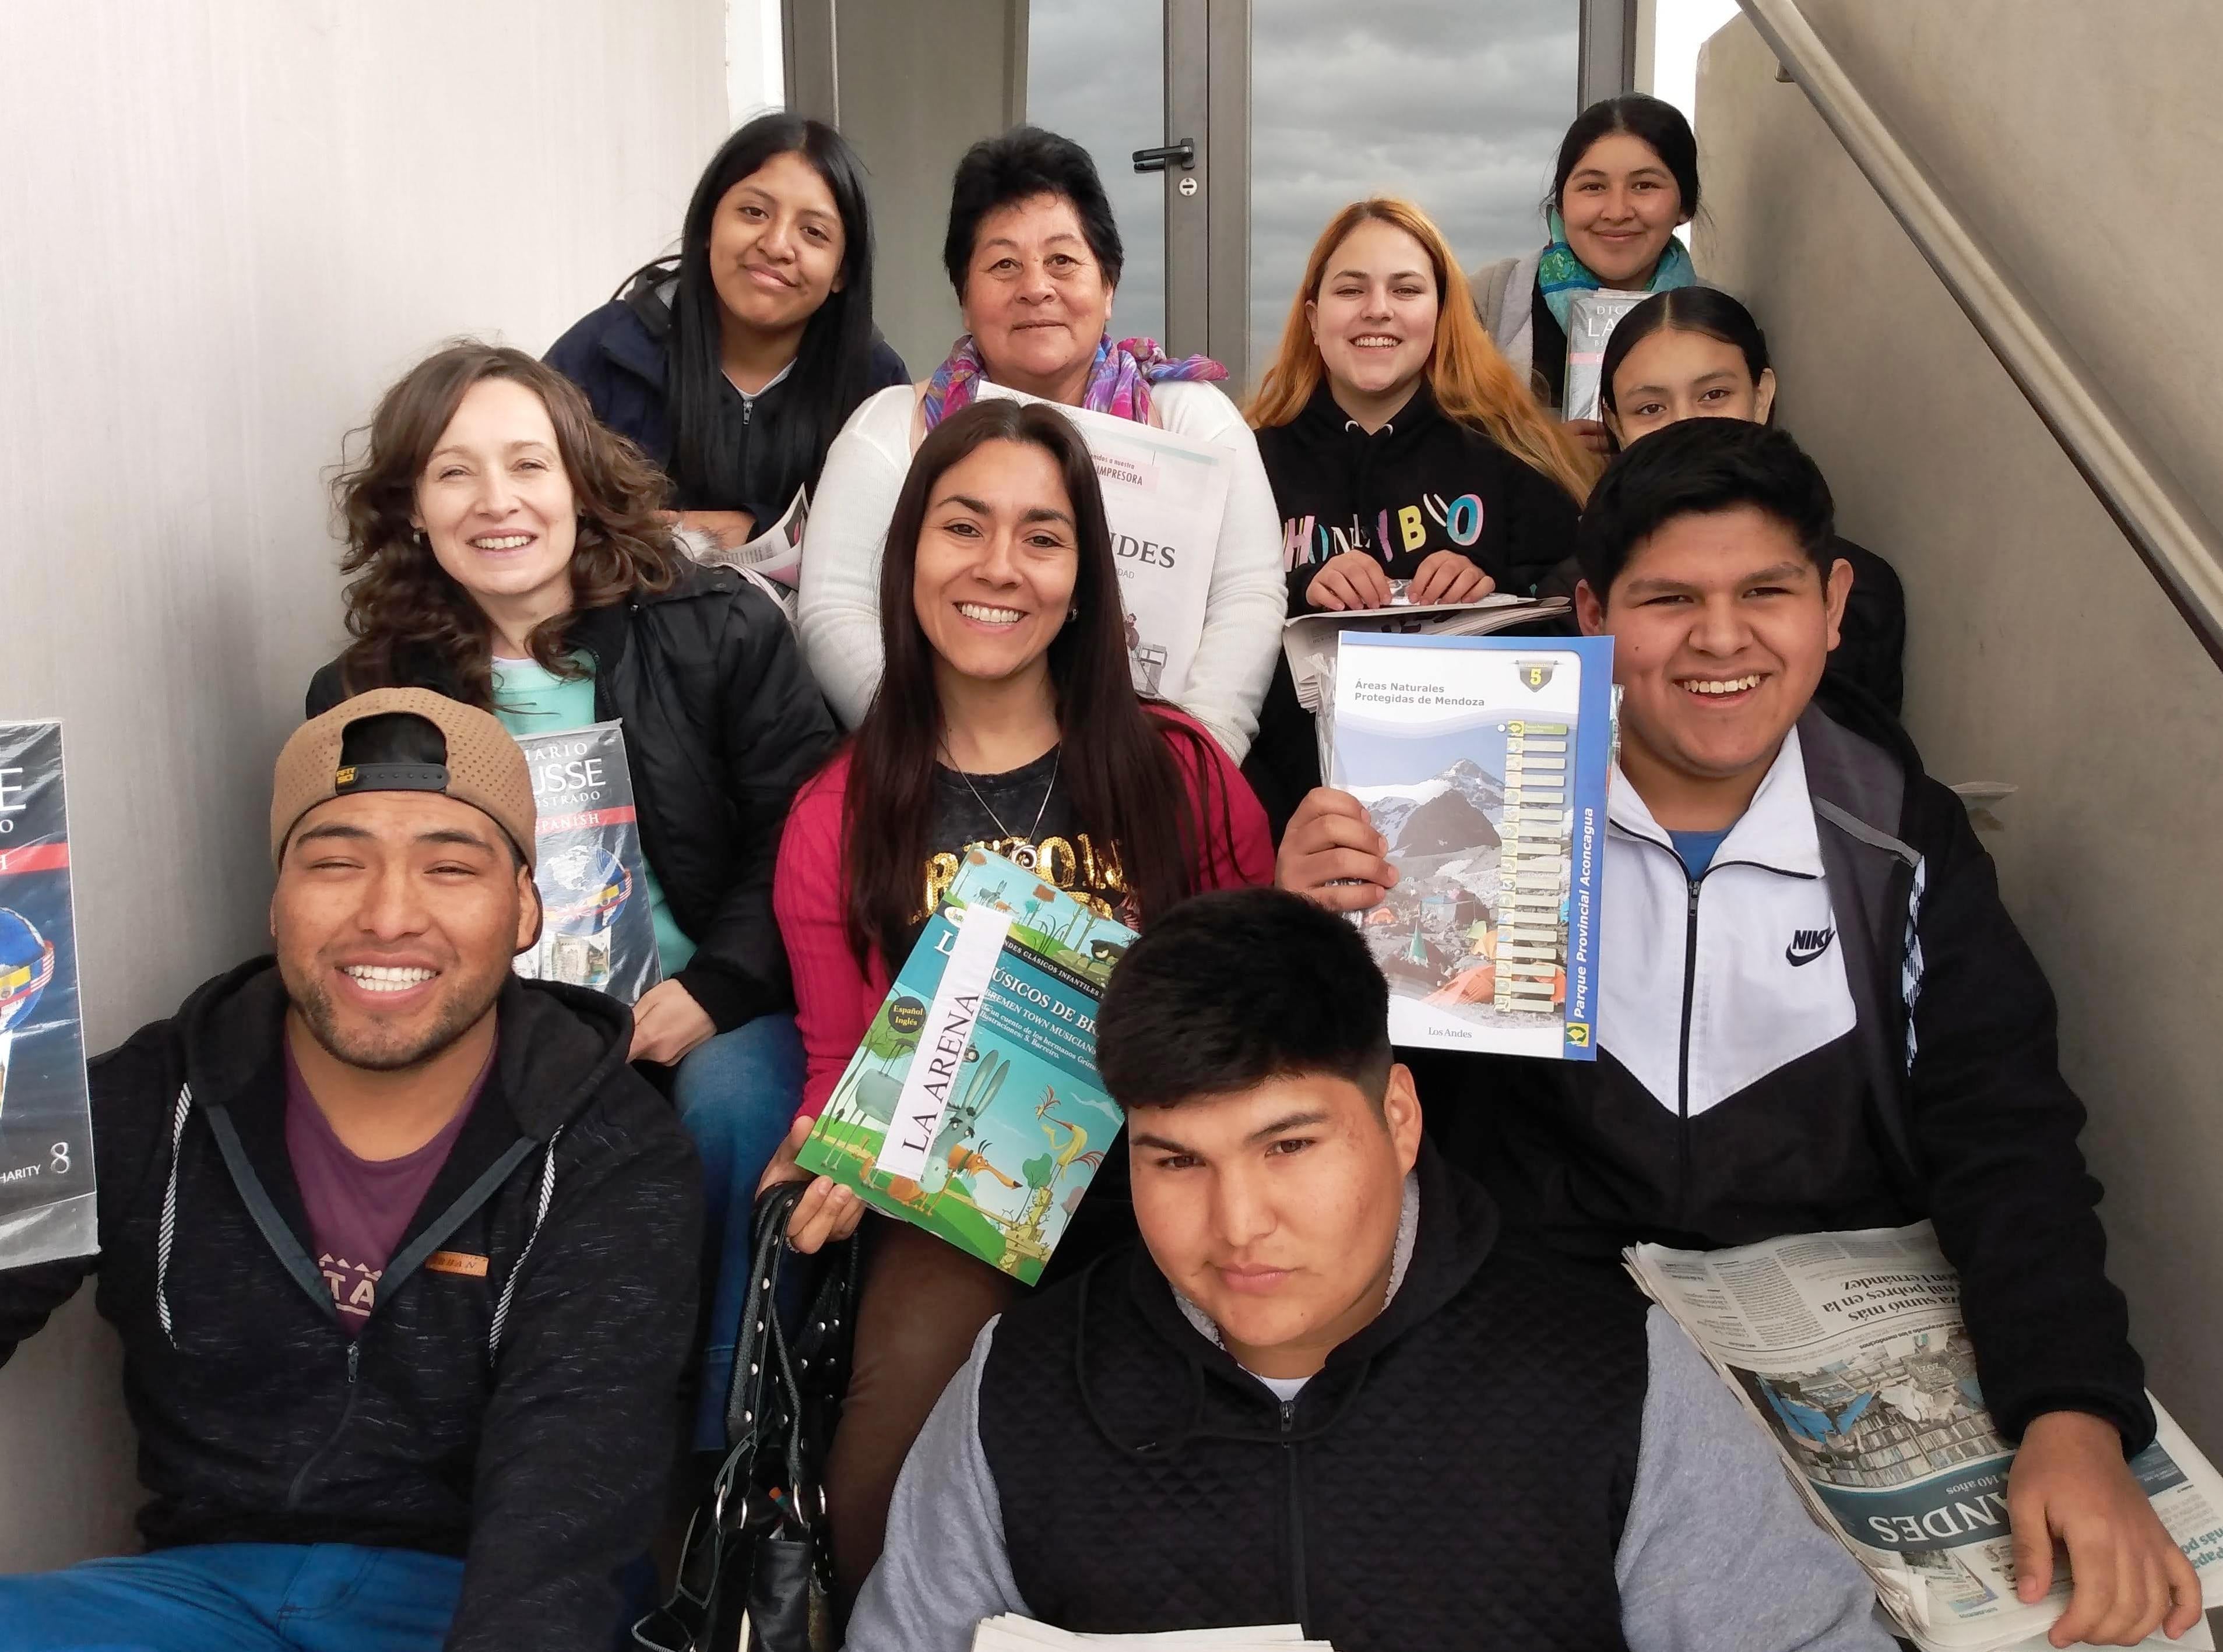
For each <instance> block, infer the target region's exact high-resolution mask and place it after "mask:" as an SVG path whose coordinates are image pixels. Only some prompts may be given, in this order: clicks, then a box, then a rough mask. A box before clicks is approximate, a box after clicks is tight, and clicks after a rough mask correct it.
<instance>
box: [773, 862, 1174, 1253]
mask: <svg viewBox="0 0 2223 1652" xmlns="http://www.w3.org/2000/svg"><path fill="white" fill-rule="evenodd" d="M1134 939H1135V935H1134V932H1133V931H1132V930H1130V929H1128V928H1127V927H1124V925H1122V924H1120V923H1118V922H1117V921H1115V920H1112V919H1111V918H1107V917H1105V916H1103V915H1101V914H1099V913H1098V912H1096V911H1095V910H1094V909H1093V908H1091V907H1090V906H1088V905H1087V904H1086V902H1085V901H1080V900H1079V899H1076V898H1075V897H1074V896H1073V895H1069V894H1067V892H1066V891H1064V890H1062V889H1058V888H1057V887H1056V886H1055V885H1054V884H1052V883H1049V881H1048V880H1046V879H1044V878H1042V877H1041V876H1038V875H1037V874H1036V873H1034V872H1031V871H1029V870H1025V869H1024V868H1023V867H1020V866H1018V865H1017V864H1015V863H1013V862H1011V861H1009V860H1006V859H1004V857H1002V856H1000V855H991V854H987V853H986V852H984V851H979V850H973V851H968V852H967V855H966V857H965V861H964V864H963V865H961V866H960V868H959V869H958V873H957V876H956V877H955V878H954V880H953V881H952V883H950V886H949V889H948V891H947V892H946V893H945V894H944V895H943V896H942V901H941V907H940V908H938V909H937V910H936V911H935V914H934V915H933V916H932V917H931V918H929V919H928V920H927V923H926V929H925V933H923V934H922V935H921V936H920V937H919V940H918V945H916V946H915V947H913V948H912V949H911V954H910V958H907V959H905V960H904V966H903V968H902V969H901V970H899V971H897V975H896V978H895V981H894V983H893V984H892V985H891V987H890V988H889V989H888V996H887V997H886V999H885V1001H883V1002H882V1003H881V1005H880V1008H879V1009H878V1012H877V1013H876V1014H874V1015H873V1017H872V1023H871V1025H870V1026H869V1027H866V1032H865V1040H864V1042H863V1043H862V1044H861V1045H860V1046H858V1048H857V1052H856V1054H855V1055H853V1056H852V1057H851V1058H849V1065H848V1066H847V1068H846V1069H844V1070H843V1071H842V1074H841V1080H840V1082H839V1083H838V1084H835V1085H834V1093H833V1095H832V1096H830V1097H828V1100H827V1103H826V1108H825V1110H824V1111H823V1112H822V1113H821V1114H820V1115H819V1116H818V1122H817V1124H816V1126H815V1127H814V1128H812V1130H811V1133H810V1135H809V1140H806V1141H805V1142H804V1143H803V1147H802V1150H801V1151H800V1152H799V1153H797V1155H796V1162H797V1163H798V1164H799V1165H802V1166H803V1168H804V1169H805V1170H808V1171H814V1172H816V1173H817V1174H819V1175H822V1176H830V1177H832V1178H834V1180H835V1181H837V1182H840V1183H841V1184H843V1185H845V1186H847V1187H850V1188H853V1189H854V1190H856V1192H857V1194H858V1196H859V1197H861V1198H862V1199H863V1200H864V1201H865V1203H867V1204H869V1205H871V1206H872V1208H873V1209H876V1210H880V1211H884V1212H885V1213H886V1214H887V1215H891V1216H896V1217H898V1218H900V1219H901V1220H903V1221H904V1222H910V1223H912V1224H913V1225H915V1226H916V1227H920V1228H925V1229H926V1230H927V1232H929V1233H930V1234H935V1236H936V1237H937V1238H941V1239H945V1240H947V1241H949V1243H951V1244H953V1245H954V1246H956V1247H958V1248H959V1249H960V1250H962V1251H967V1252H969V1253H971V1254H973V1255H974V1256H977V1257H979V1259H981V1260H982V1261H984V1262H986V1263H987V1264H988V1265H989V1266H991V1267H995V1268H1000V1269H1001V1270H1002V1271H1003V1272H1005V1273H1008V1274H1010V1275H1011V1276H1012V1277H1013V1278H1017V1279H1018V1280H1020V1281H1021V1282H1023V1283H1024V1284H1027V1285H1032V1284H1033V1283H1034V1282H1035V1281H1036V1280H1037V1279H1039V1278H1041V1277H1042V1268H1043V1266H1045V1265H1046V1264H1047V1263H1048V1262H1049V1258H1050V1253H1052V1252H1053V1251H1055V1249H1056V1248H1057V1244H1058V1241H1060V1240H1061V1239H1062V1238H1063V1237H1064V1236H1065V1230H1066V1228H1067V1223H1068V1222H1070V1221H1071V1219H1072V1215H1073V1212H1074V1209H1077V1208H1078V1207H1079V1205H1080V1201H1081V1197H1082V1196H1083V1195H1084V1194H1086V1192H1087V1190H1088V1187H1089V1184H1090V1183H1091V1182H1092V1181H1093V1180H1094V1178H1095V1175H1096V1171H1097V1169H1098V1167H1099V1166H1100V1165H1102V1164H1103V1162H1104V1155H1105V1151H1106V1150H1107V1149H1109V1148H1110V1146H1112V1138H1113V1137H1115V1136H1116V1135H1118V1133H1119V1124H1120V1115H1119V1109H1118V1107H1117V1106H1116V1105H1114V1104H1113V1102H1112V1099H1111V1098H1110V1097H1109V1096H1106V1095H1105V1092H1104V1087H1103V1083H1102V1081H1101V1080H1100V1079H1099V1077H1097V1074H1096V1006H1097V1002H1098V1000H1099V999H1100V998H1101V997H1102V996H1103V992H1104V988H1105V984H1106V983H1108V982H1109V981H1110V980H1111V977H1112V965H1113V964H1116V963H1117V962H1118V960H1119V959H1120V958H1122V957H1124V955H1125V953H1126V951H1127V948H1128V947H1129V945H1131V944H1132V943H1133V941H1134Z"/></svg>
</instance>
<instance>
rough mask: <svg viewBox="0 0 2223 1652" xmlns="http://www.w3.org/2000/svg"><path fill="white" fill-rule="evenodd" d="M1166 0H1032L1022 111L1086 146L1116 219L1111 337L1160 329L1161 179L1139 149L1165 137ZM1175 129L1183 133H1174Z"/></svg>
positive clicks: (1154, 333)
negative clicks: (1118, 247) (1142, 166)
mask: <svg viewBox="0 0 2223 1652" xmlns="http://www.w3.org/2000/svg"><path fill="white" fill-rule="evenodd" d="M1164 54H1165V0H1032V3H1031V4H1030V5H1029V7H1028V9H1027V119H1028V120H1029V121H1030V122H1031V123H1033V124H1034V125H1036V126H1046V127H1048V128H1049V129H1050V130H1051V131H1053V132H1058V133H1062V134H1063V135H1065V136H1067V137H1069V138H1071V139H1072V140H1073V141H1074V142H1076V143H1078V144H1080V146H1081V148H1084V149H1086V150H1087V151H1088V153H1089V155H1090V156H1091V158H1092V159H1093V160H1095V162H1096V170H1097V171H1098V172H1099V173H1102V174H1103V177H1104V189H1105V193H1106V194H1108V195H1109V196H1110V197H1111V198H1112V215H1113V217H1116V218H1117V219H1118V223H1119V239H1120V241H1121V242H1122V243H1124V250H1125V254H1126V260H1125V262H1126V267H1125V270H1124V273H1122V274H1121V276H1120V278H1119V292H1118V297H1117V298H1115V299H1114V300H1113V301H1112V336H1113V337H1115V338H1134V337H1146V338H1156V339H1159V340H1163V339H1164V337H1165V336H1166V194H1165V191H1166V185H1165V179H1164V175H1163V174H1162V173H1137V171H1136V170H1135V167H1134V162H1133V161H1132V160H1130V156H1131V155H1133V154H1134V153H1135V151H1136V150H1137V149H1155V148H1157V147H1158V146H1159V145H1160V144H1162V143H1163V142H1164V141H1166V70H1165V62H1164ZM1177 135H1178V134H1177Z"/></svg>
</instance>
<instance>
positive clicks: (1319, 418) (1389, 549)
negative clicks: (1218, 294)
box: [1258, 381, 1580, 614]
mask: <svg viewBox="0 0 2223 1652" xmlns="http://www.w3.org/2000/svg"><path fill="white" fill-rule="evenodd" d="M1258 456H1259V458H1261V459H1262V460H1263V461H1264V462H1265V465H1266V479H1267V481H1269V482H1271V483H1272V484H1273V487H1274V505H1275V509H1277V510H1278V511H1280V512H1281V513H1282V545H1283V547H1284V548H1285V549H1284V555H1285V557H1286V558H1287V560H1288V561H1289V562H1290V563H1291V564H1292V566H1291V567H1290V568H1289V573H1288V581H1289V612H1291V613H1292V614H1300V613H1312V612H1317V610H1315V608H1314V607H1313V604H1312V603H1311V601H1310V600H1308V599H1307V597H1306V595H1305V591H1306V588H1307V587H1308V586H1310V585H1311V584H1312V582H1313V579H1314V578H1315V577H1316V576H1317V575H1319V570H1320V564H1322V563H1324V562H1326V561H1327V560H1328V559H1329V558H1330V557H1331V556H1335V555H1336V554H1337V553H1338V552H1339V551H1345V550H1363V551H1370V552H1372V553H1373V554H1374V555H1375V556H1377V557H1379V558H1380V559H1381V560H1382V562H1383V564H1384V568H1385V571H1386V572H1387V573H1388V574H1389V577H1390V578H1391V579H1393V580H1406V579H1410V578H1412V576H1413V575H1414V572H1415V571H1416V570H1417V569H1418V568H1419V567H1420V563H1421V562H1423V561H1425V560H1426V558H1427V557H1429V556H1433V555H1434V554H1435V553H1436V552H1437V551H1439V550H1456V551H1458V553H1459V554H1460V555H1461V556H1464V557H1465V558H1466V559H1467V560H1468V561H1469V562H1472V563H1473V564H1474V565H1475V566H1476V567H1477V568H1480V569H1481V570H1482V571H1483V573H1485V574H1487V575H1489V576H1490V578H1491V579H1492V580H1494V581H1496V585H1497V588H1498V589H1499V590H1501V591H1512V592H1515V593H1517V594H1520V595H1522V596H1527V595H1528V594H1531V593H1533V591H1534V590H1535V588H1536V585H1537V582H1538V581H1540V580H1541V579H1542V578H1543V577H1544V576H1545V575H1546V574H1548V573H1550V572H1551V570H1552V568H1553V567H1554V566H1555V565H1557V564H1558V563H1559V561H1560V560H1561V559H1562V558H1564V557H1565V556H1567V555H1568V554H1569V553H1570V552H1571V550H1573V549H1574V543H1575V521H1576V518H1577V517H1578V515H1579V514H1580V510H1579V507H1578V506H1577V505H1576V504H1575V501H1574V500H1573V499H1571V497H1569V495H1568V493H1567V492H1566V490H1565V488H1563V487H1560V486H1559V483H1557V482H1555V481H1552V479H1551V478H1550V477H1548V476H1546V475H1544V474H1542V473H1541V472H1540V471H1536V470H1533V469H1531V468H1529V467H1528V466H1527V465H1526V464H1524V463H1523V462H1521V460H1520V459H1518V458H1516V457H1515V455H1512V454H1510V453H1508V452H1507V451H1506V450H1505V449H1503V448H1502V447H1500V446H1498V445H1497V443H1495V442H1493V441H1491V440H1490V439H1489V437H1487V436H1485V435H1484V434H1483V432H1482V431H1480V430H1474V429H1471V428H1470V427H1469V426H1467V425H1464V424H1459V423H1458V421H1456V420H1454V419H1450V418H1445V417H1444V415H1443V413H1442V411H1440V410H1439V408H1438V407H1437V405H1436V399H1435V398H1434V396H1433V395H1432V394H1431V393H1429V390H1428V387H1427V386H1426V384H1422V385H1421V386H1420V388H1419V389H1417V390H1415V391H1414V393H1413V399H1411V400H1410V401H1408V402H1407V403H1406V404H1405V405H1404V406H1403V407H1401V408H1400V409H1399V410H1398V412H1397V417H1396V418H1394V419H1392V420H1391V421H1390V422H1389V424H1385V425H1383V426H1382V428H1381V429H1380V430H1376V431H1373V432H1371V433H1370V432H1368V431H1366V430H1363V429H1361V428H1360V427H1359V426H1358V425H1357V424H1356V423H1354V422H1353V421H1352V420H1351V418H1350V417H1349V416H1348V415H1346V414H1345V412H1344V411H1343V409H1342V408H1341V407H1340V406H1338V405H1337V403H1336V399H1335V398H1334V396H1333V395H1332V393H1330V392H1329V390H1328V387H1327V385H1326V382H1324V381H1323V382H1322V384H1321V385H1320V387H1319V389H1318V390H1316V391H1314V392H1313V398H1312V399H1311V400H1310V401H1308V402H1307V403H1306V404H1305V407H1304V411H1302V412H1300V413H1299V414H1298V415H1297V416H1296V418H1293V419H1291V420H1290V421H1289V422H1288V424H1269V425H1268V426H1267V427H1266V428H1265V429H1264V430H1260V431H1259V432H1258Z"/></svg>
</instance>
